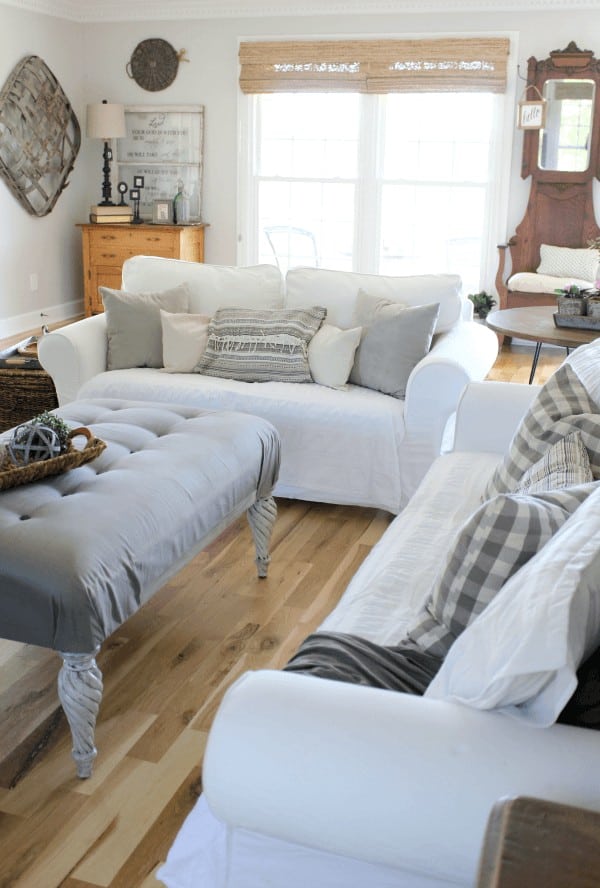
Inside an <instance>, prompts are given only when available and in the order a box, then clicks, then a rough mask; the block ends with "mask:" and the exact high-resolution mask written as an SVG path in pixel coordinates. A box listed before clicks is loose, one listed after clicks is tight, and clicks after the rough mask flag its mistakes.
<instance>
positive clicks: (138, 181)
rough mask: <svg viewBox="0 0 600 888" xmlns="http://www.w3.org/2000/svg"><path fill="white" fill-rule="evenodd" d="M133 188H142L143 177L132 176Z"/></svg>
mask: <svg viewBox="0 0 600 888" xmlns="http://www.w3.org/2000/svg"><path fill="white" fill-rule="evenodd" d="M133 187H134V188H143V187H144V177H143V176H134V177H133Z"/></svg>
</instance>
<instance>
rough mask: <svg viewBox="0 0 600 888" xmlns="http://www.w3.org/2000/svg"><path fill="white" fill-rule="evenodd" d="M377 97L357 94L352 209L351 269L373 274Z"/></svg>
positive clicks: (376, 240)
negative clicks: (352, 266) (355, 183)
mask: <svg viewBox="0 0 600 888" xmlns="http://www.w3.org/2000/svg"><path fill="white" fill-rule="evenodd" d="M379 105H380V98H379V96H372V95H363V96H361V113H360V139H359V145H358V181H357V185H356V201H355V211H354V271H360V272H363V273H366V274H375V273H376V272H377V265H378V258H377V255H378V243H379V235H380V224H379V217H380V212H379V209H380V204H381V192H380V187H379V180H378V175H377V172H378V169H379V154H380V147H379V146H380V144H381V139H380V136H379V131H380V129H381V121H380V119H379V118H380V114H379Z"/></svg>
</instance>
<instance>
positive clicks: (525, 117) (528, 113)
mask: <svg viewBox="0 0 600 888" xmlns="http://www.w3.org/2000/svg"><path fill="white" fill-rule="evenodd" d="M545 122H546V102H545V101H544V99H540V100H539V101H537V102H519V105H518V109H517V126H518V128H519V129H524V130H536V129H537V130H539V129H543V128H544V124H545Z"/></svg>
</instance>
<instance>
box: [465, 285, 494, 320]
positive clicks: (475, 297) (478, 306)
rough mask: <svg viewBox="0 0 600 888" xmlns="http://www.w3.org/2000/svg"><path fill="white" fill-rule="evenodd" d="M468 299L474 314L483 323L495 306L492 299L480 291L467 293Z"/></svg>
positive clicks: (483, 291)
mask: <svg viewBox="0 0 600 888" xmlns="http://www.w3.org/2000/svg"><path fill="white" fill-rule="evenodd" d="M469 299H470V300H471V302H472V303H473V310H474V312H475V314H476V315H478V317H480V318H481V320H482V321H485V319H486V318H487V316H488V314H489V313H490V311H491V310H492V308H493V307H494V305H496V300H495V299H494V297H493V296H490V294H489V293H486V292H485V290H482V291H481V293H469Z"/></svg>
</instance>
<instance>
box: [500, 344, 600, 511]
mask: <svg viewBox="0 0 600 888" xmlns="http://www.w3.org/2000/svg"><path fill="white" fill-rule="evenodd" d="M588 348H589V346H588ZM582 350H583V349H582ZM579 351H580V349H577V352H579ZM577 352H575V353H574V354H573V355H571V357H570V358H569V359H568V361H567V362H566V363H564V364H563V365H562V366H560V367H559V368H558V370H557V371H556V373H554V374H553V375H552V376H551V377H550V379H549V380H548V381H547V382H546V383H545V384H544V385H543V386H542V388H541V389H540V391H539V393H538V395H537V397H536V398H535V400H534V401H533V403H532V405H531V406H530V408H529V410H528V411H527V413H526V414H525V416H524V417H523V419H522V420H521V423H520V424H519V427H518V429H517V431H516V433H515V435H514V437H513V440H512V441H511V444H510V447H509V449H508V453H507V455H506V457H505V458H504V460H503V461H502V463H501V465H500V466H499V467H498V468H497V469H496V471H495V472H494V474H493V476H492V478H491V479H490V481H489V483H488V485H487V487H486V490H485V493H484V497H485V498H486V499H487V498H489V497H490V496H494V495H495V494H497V493H505V492H507V491H513V490H515V489H516V488H517V487H518V485H519V483H520V481H521V479H522V477H523V475H524V474H525V472H526V471H527V470H528V469H529V468H531V466H532V465H533V464H534V463H536V462H537V461H538V460H539V459H540V458H541V457H542V456H543V455H544V454H545V453H546V452H547V451H548V450H549V449H550V448H551V447H552V445H553V444H555V443H556V442H557V441H559V440H560V439H561V438H564V437H566V436H567V435H569V434H570V433H571V432H573V431H579V432H580V434H581V438H582V441H583V444H584V446H585V448H586V450H587V452H588V456H589V460H590V465H591V468H592V473H593V475H594V478H600V406H599V405H598V404H597V403H596V401H595V400H594V399H593V398H592V397H591V396H590V394H589V392H588V391H587V389H586V387H585V386H584V384H583V382H582V381H581V379H580V378H579V376H578V375H577V372H576V371H575V369H574V366H576V364H577Z"/></svg>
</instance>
